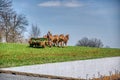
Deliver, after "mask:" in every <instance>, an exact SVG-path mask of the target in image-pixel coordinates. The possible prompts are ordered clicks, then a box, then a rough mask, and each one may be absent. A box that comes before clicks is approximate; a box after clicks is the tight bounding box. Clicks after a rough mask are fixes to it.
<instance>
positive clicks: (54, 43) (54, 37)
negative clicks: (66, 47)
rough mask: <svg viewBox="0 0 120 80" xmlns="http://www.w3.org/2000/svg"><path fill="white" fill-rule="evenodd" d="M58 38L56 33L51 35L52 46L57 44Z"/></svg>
mask: <svg viewBox="0 0 120 80" xmlns="http://www.w3.org/2000/svg"><path fill="white" fill-rule="evenodd" d="M58 40H59V36H58V35H53V37H52V42H53V45H54V46H58Z"/></svg>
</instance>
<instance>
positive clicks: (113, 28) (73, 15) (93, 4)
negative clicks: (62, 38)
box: [12, 0, 120, 48]
mask: <svg viewBox="0 0 120 80" xmlns="http://www.w3.org/2000/svg"><path fill="white" fill-rule="evenodd" d="M12 1H13V8H14V10H16V11H17V12H18V13H20V14H24V15H26V17H27V19H28V21H29V25H28V26H27V31H28V32H29V31H30V26H31V24H37V25H38V26H39V27H40V29H41V36H43V35H45V34H46V33H47V31H48V30H50V31H51V33H52V34H69V35H70V40H69V42H68V45H75V44H76V43H77V41H78V40H80V39H81V38H83V37H88V38H98V39H101V40H102V42H103V44H104V45H105V46H106V45H108V46H110V47H113V48H120V44H119V43H120V35H119V34H120V23H119V22H120V12H119V9H120V8H119V7H120V6H119V5H120V1H119V0H12ZM25 36H26V37H27V36H28V33H25Z"/></svg>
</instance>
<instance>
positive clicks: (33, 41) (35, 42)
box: [29, 38, 48, 48]
mask: <svg viewBox="0 0 120 80" xmlns="http://www.w3.org/2000/svg"><path fill="white" fill-rule="evenodd" d="M29 45H30V47H43V48H45V47H46V46H48V39H47V38H30V40H29Z"/></svg>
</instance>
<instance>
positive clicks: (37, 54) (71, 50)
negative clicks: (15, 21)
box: [0, 43, 120, 68]
mask: <svg viewBox="0 0 120 80" xmlns="http://www.w3.org/2000/svg"><path fill="white" fill-rule="evenodd" d="M113 56H120V49H115V48H90V47H78V46H68V47H65V48H58V47H52V48H49V47H46V48H30V47H29V45H27V44H26V45H25V44H13V43H0V68H2V67H13V66H23V65H33V64H44V63H53V62H64V61H73V60H85V59H93V58H103V57H113Z"/></svg>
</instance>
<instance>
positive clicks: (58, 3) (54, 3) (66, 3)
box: [38, 0, 83, 7]
mask: <svg viewBox="0 0 120 80" xmlns="http://www.w3.org/2000/svg"><path fill="white" fill-rule="evenodd" d="M38 6H40V7H60V6H61V7H81V6H83V4H81V3H80V2H78V1H77V0H73V1H63V2H62V1H47V2H43V3H39V4H38Z"/></svg>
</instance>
